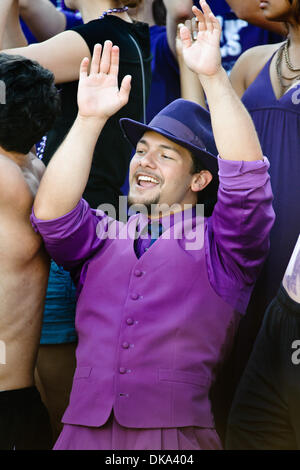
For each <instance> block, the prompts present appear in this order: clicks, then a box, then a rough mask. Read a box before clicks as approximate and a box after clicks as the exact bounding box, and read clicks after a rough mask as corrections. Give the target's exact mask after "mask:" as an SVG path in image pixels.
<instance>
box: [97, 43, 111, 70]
mask: <svg viewBox="0 0 300 470" xmlns="http://www.w3.org/2000/svg"><path fill="white" fill-rule="evenodd" d="M111 49H112V42H111V41H105V43H104V47H103V52H102V57H101V61H100V73H108V71H109V69H110V63H111Z"/></svg>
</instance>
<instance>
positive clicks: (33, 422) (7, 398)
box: [0, 387, 52, 450]
mask: <svg viewBox="0 0 300 470" xmlns="http://www.w3.org/2000/svg"><path fill="white" fill-rule="evenodd" d="M51 447H52V431H51V426H50V420H49V415H48V411H47V409H46V407H45V406H44V404H43V402H42V400H41V397H40V394H39V392H38V390H37V389H36V388H35V387H28V388H20V389H17V390H8V391H4V392H0V450H49V449H51Z"/></svg>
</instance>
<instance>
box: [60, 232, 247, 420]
mask: <svg viewBox="0 0 300 470" xmlns="http://www.w3.org/2000/svg"><path fill="white" fill-rule="evenodd" d="M123 230H126V228H125V227H124V228H123ZM133 243H134V242H133V240H130V239H126V240H123V239H122V240H120V239H119V240H116V241H111V242H109V243H106V244H105V246H104V249H103V250H100V252H99V253H98V254H97V256H96V257H94V258H93V259H92V260H91V262H90V263H89V266H88V270H87V275H86V279H85V283H84V286H83V289H82V291H81V293H80V297H79V300H78V305H77V313H76V328H77V332H78V338H79V343H78V347H77V352H76V356H77V369H76V372H75V375H74V381H73V388H72V392H71V396H70V403H69V406H68V408H67V410H66V412H65V414H64V416H63V419H62V421H63V423H69V424H74V425H84V426H96V427H98V426H101V425H103V424H104V423H105V422H106V421H107V419H108V417H109V416H110V413H111V411H112V409H113V411H114V415H115V417H116V419H117V421H118V422H119V424H121V425H123V426H125V427H134V428H160V427H182V426H202V427H214V419H213V416H212V411H211V403H210V400H209V390H210V387H211V385H212V382H213V381H214V379H215V369H216V366H217V365H219V364H220V362H222V360H223V359H224V356H225V354H226V353H228V351H229V350H230V348H231V345H232V339H233V336H234V334H235V332H236V327H237V323H238V322H237V320H238V319H239V315H238V314H237V313H235V312H234V310H233V308H232V307H230V306H229V305H228V304H227V303H226V302H225V301H223V300H222V298H221V297H219V296H218V295H217V294H216V293H215V291H214V290H213V288H212V287H211V284H210V282H209V279H208V274H207V266H206V256H205V246H204V247H203V248H202V249H200V250H195V251H186V250H185V249H184V248H183V246H182V243H181V240H174V239H173V240H172V239H169V240H165V239H164V238H163V237H162V238H160V239H158V240H157V241H156V242H155V243H154V245H152V247H151V248H150V249H149V251H147V252H146V253H145V254H144V255H143V256H142V257H141V258H140V259H137V257H136V255H135V252H134V248H133ZM154 252H155V254H154ZM166 280H167V281H168V282H166ZM91 298H92V299H93V301H92V302H91Z"/></svg>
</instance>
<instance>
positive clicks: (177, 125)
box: [120, 98, 218, 186]
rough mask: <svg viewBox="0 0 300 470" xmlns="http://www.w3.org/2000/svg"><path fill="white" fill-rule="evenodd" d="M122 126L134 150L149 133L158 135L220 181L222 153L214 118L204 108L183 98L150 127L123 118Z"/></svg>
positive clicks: (160, 115) (158, 117) (163, 110)
mask: <svg viewBox="0 0 300 470" xmlns="http://www.w3.org/2000/svg"><path fill="white" fill-rule="evenodd" d="M120 125H121V128H122V130H123V133H124V135H125V137H126V138H127V139H128V140H129V142H130V143H131V144H132V145H133V147H136V145H137V143H138V142H139V140H140V139H141V138H142V136H143V134H144V133H145V132H147V131H154V132H157V133H158V134H161V135H163V136H164V137H166V138H167V139H170V140H171V141H173V142H175V143H176V144H178V145H181V146H182V147H184V148H186V149H188V150H189V151H190V152H192V153H193V155H195V156H196V157H198V158H199V159H200V160H201V163H202V165H203V167H204V168H205V169H207V170H209V171H210V172H211V173H212V175H213V177H214V178H213V179H215V180H217V179H218V160H217V155H218V151H217V148H216V145H215V141H214V137H213V133H212V128H211V120H210V114H209V112H208V111H207V110H206V109H204V108H202V106H200V105H198V104H196V103H193V102H192V101H187V100H184V99H181V98H180V99H178V100H175V101H173V102H172V103H170V104H169V105H168V106H166V107H165V108H164V109H162V110H161V111H160V112H159V113H158V114H157V115H156V116H155V117H154V118H153V119H152V121H151V122H150V123H149V124H142V123H141V122H138V121H133V120H132V119H127V118H122V119H120ZM215 182H216V181H215ZM209 186H210V185H209Z"/></svg>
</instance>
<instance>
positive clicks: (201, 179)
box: [191, 170, 213, 193]
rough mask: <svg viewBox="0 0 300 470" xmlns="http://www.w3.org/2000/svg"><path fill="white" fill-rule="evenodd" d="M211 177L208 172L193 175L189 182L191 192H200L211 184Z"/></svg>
mask: <svg viewBox="0 0 300 470" xmlns="http://www.w3.org/2000/svg"><path fill="white" fill-rule="evenodd" d="M212 179H213V176H212V174H211V172H210V171H208V170H202V171H200V172H199V173H195V174H194V175H193V177H192V181H191V190H192V191H193V192H195V193H196V192H198V191H202V190H203V189H204V188H206V186H207V185H208V184H209V183H210V182H211V180H212Z"/></svg>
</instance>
